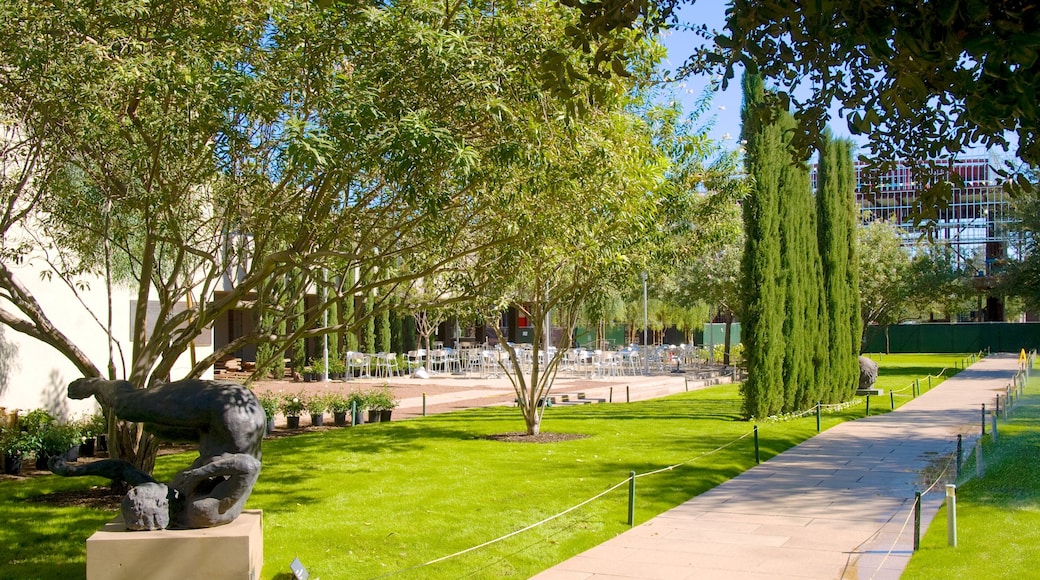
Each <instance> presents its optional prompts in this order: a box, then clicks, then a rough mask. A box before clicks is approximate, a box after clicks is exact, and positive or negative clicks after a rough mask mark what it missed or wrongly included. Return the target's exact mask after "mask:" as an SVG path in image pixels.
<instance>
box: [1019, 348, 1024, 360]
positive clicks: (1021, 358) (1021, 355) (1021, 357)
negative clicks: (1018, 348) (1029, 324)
mask: <svg viewBox="0 0 1040 580" xmlns="http://www.w3.org/2000/svg"><path fill="white" fill-rule="evenodd" d="M1018 362H1020V363H1024V362H1026V349H1024V348H1023V349H1022V354H1020V355H1018Z"/></svg>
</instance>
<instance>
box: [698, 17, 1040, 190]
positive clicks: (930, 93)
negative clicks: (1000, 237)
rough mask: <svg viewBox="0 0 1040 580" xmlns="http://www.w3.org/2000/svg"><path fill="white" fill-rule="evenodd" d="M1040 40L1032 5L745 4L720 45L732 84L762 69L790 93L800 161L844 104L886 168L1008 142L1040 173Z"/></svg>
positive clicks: (851, 122)
mask: <svg viewBox="0 0 1040 580" xmlns="http://www.w3.org/2000/svg"><path fill="white" fill-rule="evenodd" d="M1038 31H1040V11H1037V10H1036V7H1035V6H1034V5H1033V4H1032V3H1006V2H990V1H986V0H969V1H964V2H917V1H915V0H897V1H894V2H893V1H888V0H884V1H882V0H869V1H866V2H858V1H857V2H852V1H842V2H833V3H830V4H828V5H827V6H826V7H825V8H824V7H820V5H818V4H816V5H814V4H812V3H789V2H781V1H779V0H771V1H767V2H750V1H747V0H739V1H737V2H734V4H733V6H732V8H730V10H729V11H728V21H727V34H726V35H724V36H720V37H718V38H717V42H718V44H719V46H720V47H721V48H722V49H723V54H724V57H723V60H724V62H725V65H726V69H727V75H732V71H733V67H734V65H736V64H737V63H740V62H742V63H745V64H750V63H754V65H755V66H757V67H758V70H760V71H761V72H762V74H763V75H764V76H766V77H767V78H769V79H770V80H771V81H773V82H775V83H777V85H778V87H780V88H781V89H782V90H783V91H784V92H783V93H781V97H782V98H783V99H785V100H786V99H790V100H791V102H792V104H793V105H794V107H795V116H796V117H797V119H798V121H799V125H800V127H801V128H802V129H803V133H802V135H803V137H802V138H801V139H800V143H801V144H802V145H803V151H808V149H809V145H810V144H811V143H814V142H818V141H819V139H820V137H821V136H822V134H823V128H824V126H825V124H826V123H827V121H828V114H827V110H828V108H829V107H830V106H831V104H832V102H835V101H836V102H838V103H840V104H841V105H842V108H843V110H847V111H851V112H852V114H851V115H850V116H849V117H848V120H849V128H850V130H852V131H853V132H854V133H857V134H862V135H867V136H870V137H871V142H870V146H871V150H872V153H873V156H874V157H875V158H877V159H889V160H894V159H909V160H925V159H935V158H939V157H943V156H947V155H949V154H956V153H958V152H959V151H960V150H961V149H962V148H964V147H967V146H970V145H973V144H976V143H980V142H981V143H982V144H985V145H987V146H995V145H998V146H1004V145H1006V141H1005V132H1008V131H1011V132H1016V133H1017V138H1018V155H1019V157H1020V158H1021V159H1023V160H1024V161H1026V162H1027V163H1031V164H1036V163H1037V162H1040V141H1038V139H1040V133H1038V131H1040V109H1038V108H1037V107H1036V104H1035V99H1034V98H1033V96H1032V95H1033V92H1034V88H1035V87H1036V86H1037V84H1038V83H1040V61H1038V59H1037V58H1036V54H1035V50H1034V48H1033V47H1034V46H1036V44H1037V42H1038V41H1040V36H1038V34H1040V33H1038ZM801 87H808V88H809V91H807V92H802V91H797V90H796V89H799V88H801ZM802 95H805V96H802ZM950 173H952V172H950ZM942 181H945V180H942ZM1023 183H1024V176H1023ZM944 191H947V192H948V189H942V188H940V189H937V190H935V191H934V192H932V193H933V195H931V196H928V193H929V192H923V194H924V195H926V198H925V199H924V200H923V201H922V206H923V208H924V209H930V208H932V207H933V205H934V204H936V203H939V204H941V203H942V201H941V194H942V193H943V192H944Z"/></svg>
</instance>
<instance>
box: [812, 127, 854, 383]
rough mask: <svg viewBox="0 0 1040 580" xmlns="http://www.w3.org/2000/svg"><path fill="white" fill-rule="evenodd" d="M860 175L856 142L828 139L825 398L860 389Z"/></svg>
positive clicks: (822, 237) (822, 220)
mask: <svg viewBox="0 0 1040 580" xmlns="http://www.w3.org/2000/svg"><path fill="white" fill-rule="evenodd" d="M855 188H856V176H855V170H854V168H853V164H852V142H851V141H849V140H846V139H841V140H835V139H833V138H832V137H831V135H830V133H827V134H826V135H825V136H824V140H823V144H822V146H821V148H820V163H819V171H818V173H817V193H816V204H817V214H818V219H819V232H818V233H819V247H820V259H821V262H822V265H823V279H824V294H823V296H824V298H825V300H826V303H827V310H828V317H827V323H828V326H829V330H828V334H829V342H830V349H829V350H830V356H831V360H830V365H829V367H830V369H829V375H830V379H831V380H829V381H828V383H827V384H828V387H829V390H828V391H827V393H826V394H825V398H826V399H827V400H830V401H841V400H846V399H848V398H850V397H851V396H852V395H853V393H854V392H855V389H856V386H857V384H858V377H859V366H858V363H857V357H858V355H859V345H860V335H861V333H862V319H861V318H860V306H859V267H858V260H857V256H856V203H855Z"/></svg>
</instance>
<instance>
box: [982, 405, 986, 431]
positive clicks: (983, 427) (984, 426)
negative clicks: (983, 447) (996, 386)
mask: <svg viewBox="0 0 1040 580" xmlns="http://www.w3.org/2000/svg"><path fill="white" fill-rule="evenodd" d="M982 434H983V435H985V434H986V403H983V404H982Z"/></svg>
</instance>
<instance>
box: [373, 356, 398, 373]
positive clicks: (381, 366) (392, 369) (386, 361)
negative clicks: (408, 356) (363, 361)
mask: <svg viewBox="0 0 1040 580" xmlns="http://www.w3.org/2000/svg"><path fill="white" fill-rule="evenodd" d="M372 359H373V360H374V361H375V367H376V368H375V375H376V377H379V378H390V377H391V376H393V375H394V374H396V372H397V353H396V352H380V353H377V354H375V355H374V356H373V357H372Z"/></svg>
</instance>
